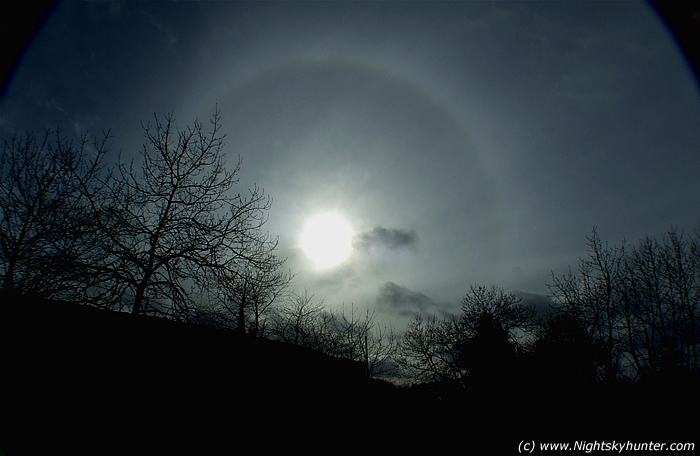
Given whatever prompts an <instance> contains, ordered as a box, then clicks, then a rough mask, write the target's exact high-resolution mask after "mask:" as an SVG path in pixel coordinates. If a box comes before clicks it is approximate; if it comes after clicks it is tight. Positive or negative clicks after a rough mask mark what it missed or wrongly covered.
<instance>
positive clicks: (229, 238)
mask: <svg viewBox="0 0 700 456" xmlns="http://www.w3.org/2000/svg"><path fill="white" fill-rule="evenodd" d="M173 121H174V119H173V117H172V115H168V116H166V117H165V121H164V122H163V121H161V120H160V119H159V118H158V117H157V116H155V121H154V124H153V125H151V124H146V125H143V129H144V133H145V138H146V142H145V144H144V147H143V149H142V151H141V157H140V158H141V163H138V164H136V163H134V161H132V162H131V163H130V164H129V165H127V164H125V163H123V162H121V161H120V163H119V165H118V167H117V168H116V169H115V170H114V171H113V172H112V173H111V175H110V176H109V179H108V180H107V181H106V182H105V184H106V185H105V188H104V191H102V192H100V193H99V194H97V195H95V197H93V198H92V199H91V204H92V212H93V214H95V216H94V223H95V225H96V228H97V229H98V230H99V232H100V234H101V242H100V243H99V248H100V249H101V252H102V256H103V261H102V262H101V263H100V264H95V265H92V266H93V268H94V273H95V274H96V275H98V276H99V277H100V286H99V287H95V289H96V291H95V292H96V293H98V294H100V296H104V297H109V299H110V300H112V301H114V302H119V303H121V304H122V305H125V306H127V307H128V308H130V310H131V313H132V314H140V313H143V312H144V311H148V310H149V308H150V309H154V308H155V309H160V310H164V311H166V312H167V313H168V314H169V315H170V316H171V317H173V318H178V319H187V318H188V313H189V300H188V293H187V287H192V286H195V287H199V288H203V289H205V288H208V287H210V286H212V285H216V284H217V283H218V281H219V279H220V278H222V277H237V276H239V275H240V274H241V271H245V270H251V269H256V268H261V269H268V270H269V269H270V268H274V267H275V266H279V265H281V264H282V263H283V260H279V259H277V258H276V257H274V255H271V252H273V251H274V250H275V248H276V246H277V239H276V238H271V237H270V236H269V234H267V233H264V232H263V231H262V230H261V228H262V226H263V225H264V223H265V222H266V220H267V219H266V211H267V210H268V209H269V208H270V204H271V200H270V198H269V197H267V196H266V195H265V194H264V192H263V191H261V190H260V189H258V188H257V187H255V188H254V189H252V190H250V191H249V194H248V196H247V197H246V196H242V195H241V194H240V193H239V194H235V193H233V191H232V189H233V186H234V185H235V184H236V183H237V182H238V180H237V175H238V172H239V170H240V165H241V161H240V158H239V159H238V162H237V163H236V164H235V166H234V167H233V168H232V169H228V168H226V164H225V155H224V152H223V146H224V143H223V139H224V136H223V135H221V133H220V128H221V126H220V116H219V111H218V110H217V111H216V112H215V114H214V115H213V117H212V119H211V125H210V130H209V131H206V130H205V127H204V125H203V124H202V123H201V122H199V121H195V122H194V124H193V125H192V126H188V127H187V128H186V129H184V130H178V129H176V128H175V127H174V126H173Z"/></svg>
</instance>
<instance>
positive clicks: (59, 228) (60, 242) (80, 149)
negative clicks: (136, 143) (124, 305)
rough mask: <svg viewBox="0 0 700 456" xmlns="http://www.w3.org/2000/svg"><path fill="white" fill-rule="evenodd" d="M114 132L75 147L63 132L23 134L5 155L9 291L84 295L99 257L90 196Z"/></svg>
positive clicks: (0, 241)
mask: <svg viewBox="0 0 700 456" xmlns="http://www.w3.org/2000/svg"><path fill="white" fill-rule="evenodd" d="M108 138H109V133H107V134H105V135H104V138H103V139H102V140H101V141H98V140H97V139H95V140H94V141H93V142H92V143H90V142H89V141H88V139H87V136H86V135H83V136H82V137H81V138H80V143H79V144H78V145H77V146H74V145H73V143H72V141H70V140H68V139H67V138H65V137H63V136H61V133H60V132H59V131H52V130H46V131H45V133H44V135H43V136H41V137H37V136H36V135H34V134H33V133H29V132H27V133H25V134H23V135H19V134H15V135H14V136H13V137H12V138H11V139H10V140H6V141H4V143H3V145H2V156H1V157H0V261H1V262H2V272H3V283H2V286H3V290H4V291H5V292H8V293H12V292H21V293H25V294H26V293H32V294H38V295H40V296H44V297H52V298H55V297H60V298H64V299H71V298H74V297H76V296H77V294H78V290H79V288H80V287H81V286H82V285H84V282H85V280H86V279H87V275H86V273H85V270H84V268H83V267H82V266H81V265H83V264H85V263H86V262H88V261H92V259H91V258H90V255H91V254H92V253H93V250H92V246H93V243H94V241H95V235H94V232H91V231H90V230H89V229H87V225H88V222H87V220H86V213H85V210H84V209H85V206H86V205H87V201H86V199H85V197H86V195H88V194H90V193H91V192H93V191H94V189H95V185H96V184H97V177H98V176H99V172H100V167H101V162H102V159H103V157H104V154H105V153H106V147H105V146H106V142H107V140H108Z"/></svg>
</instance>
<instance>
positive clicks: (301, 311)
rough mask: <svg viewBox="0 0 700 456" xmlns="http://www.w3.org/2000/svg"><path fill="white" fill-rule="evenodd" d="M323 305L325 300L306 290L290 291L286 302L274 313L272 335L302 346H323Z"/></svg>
mask: <svg viewBox="0 0 700 456" xmlns="http://www.w3.org/2000/svg"><path fill="white" fill-rule="evenodd" d="M325 307H326V305H325V302H324V301H323V300H319V299H316V297H315V295H314V294H313V293H310V292H309V291H308V290H304V291H303V293H292V295H291V297H290V300H289V302H288V304H287V305H286V306H283V307H281V308H280V309H279V310H278V311H277V313H276V316H275V319H274V327H273V328H272V331H273V337H274V338H275V339H278V340H281V341H282V342H287V343H291V344H294V345H300V346H302V347H309V348H313V349H318V348H320V347H323V346H324V345H325V344H326V334H325V331H324V328H323V326H322V325H321V324H320V321H321V316H322V314H323V312H324V309H325Z"/></svg>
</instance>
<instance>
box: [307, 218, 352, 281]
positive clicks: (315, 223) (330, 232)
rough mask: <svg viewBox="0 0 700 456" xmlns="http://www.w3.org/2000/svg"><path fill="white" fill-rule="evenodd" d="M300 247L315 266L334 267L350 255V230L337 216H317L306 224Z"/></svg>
mask: <svg viewBox="0 0 700 456" xmlns="http://www.w3.org/2000/svg"><path fill="white" fill-rule="evenodd" d="M301 246H302V248H303V249H304V252H305V253H306V255H307V256H308V257H309V258H310V259H311V260H312V261H313V262H314V263H316V266H318V267H322V268H325V267H329V266H334V265H336V264H338V263H341V262H342V261H343V260H345V259H346V258H347V257H348V256H349V255H350V250H351V247H352V230H351V229H350V226H349V225H348V224H347V222H346V221H345V220H343V219H342V217H340V216H338V215H337V214H333V213H331V214H323V215H319V216H316V217H314V218H312V219H310V220H309V221H308V222H307V223H306V227H305V228H304V234H303V237H302V240H301Z"/></svg>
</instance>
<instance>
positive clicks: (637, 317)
mask: <svg viewBox="0 0 700 456" xmlns="http://www.w3.org/2000/svg"><path fill="white" fill-rule="evenodd" d="M588 246H589V257H588V258H585V259H580V260H579V267H578V271H577V272H578V274H577V275H574V274H573V273H571V272H569V274H568V275H566V276H563V277H561V278H554V283H553V285H550V286H549V288H550V291H551V292H552V295H553V297H554V298H555V301H556V304H557V307H558V308H559V309H560V310H562V311H563V312H565V313H566V314H567V316H568V318H571V319H573V320H574V321H575V322H576V323H577V325H579V327H580V328H583V330H584V331H585V332H586V334H587V335H588V337H590V338H591V340H592V342H593V344H594V345H595V346H597V347H599V348H600V349H602V350H604V353H605V356H603V357H601V358H599V359H600V363H599V364H598V376H599V380H607V381H613V380H617V379H621V378H625V379H630V380H638V379H640V378H644V377H647V378H653V377H658V376H659V375H665V373H669V375H673V376H677V375H679V374H683V375H685V374H693V373H695V374H697V373H698V370H699V366H698V353H697V352H698V348H697V347H698V340H699V339H700V327H699V326H698V321H699V318H700V291H698V290H700V286H699V285H700V235H699V233H698V232H696V233H695V234H694V235H693V236H692V237H690V238H684V237H683V235H682V233H677V232H676V231H675V230H673V229H672V230H670V231H669V233H668V234H667V235H666V236H664V237H663V238H662V239H661V240H660V241H658V240H656V239H653V238H651V237H649V236H647V237H646V238H645V239H642V240H641V241H640V242H639V244H638V245H637V246H633V247H632V248H631V249H630V248H625V245H624V243H623V245H622V246H621V247H615V246H613V247H610V246H608V245H607V244H604V243H603V242H602V241H601V240H600V238H599V237H598V234H597V232H596V230H595V228H594V230H593V235H592V236H591V237H589V238H588Z"/></svg>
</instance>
